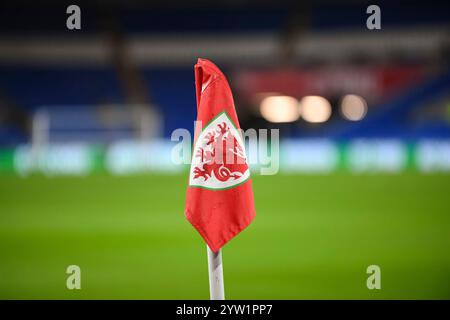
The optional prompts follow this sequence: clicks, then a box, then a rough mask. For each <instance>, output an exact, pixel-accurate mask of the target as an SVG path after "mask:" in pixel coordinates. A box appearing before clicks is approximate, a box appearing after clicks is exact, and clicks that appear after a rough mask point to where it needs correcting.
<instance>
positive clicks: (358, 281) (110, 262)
mask: <svg viewBox="0 0 450 320" xmlns="http://www.w3.org/2000/svg"><path fill="white" fill-rule="evenodd" d="M186 180H187V179H186V177H182V176H134V177H111V176H107V175H95V176H90V177H86V178H45V177H40V176H35V177H31V178H25V179H21V178H18V177H12V176H4V175H3V176H0V298H3V299H12V298H19V299H29V298H44V299H46V298H50V299H54V298H63V299H66V298H67V299H73V298H76V299H89V298H96V299H104V298H113V299H115V298H125V299H208V298H209V292H208V290H209V289H208V288H209V287H208V275H207V261H206V248H205V245H204V243H203V241H202V239H201V238H200V236H199V235H198V234H197V233H196V231H195V230H194V229H193V228H192V227H191V226H190V224H189V223H188V221H187V220H186V219H185V218H184V215H183V208H184V197H185V188H186ZM449 190H450V176H448V175H436V176H423V175H419V174H412V173H410V174H403V175H364V176H353V175H350V174H335V175H331V176H266V177H255V178H254V192H255V200H256V207H257V217H256V219H255V221H254V222H253V224H252V225H251V226H250V227H249V228H248V229H247V230H245V231H244V232H243V233H242V234H240V235H239V236H238V237H237V238H235V239H234V240H232V241H231V242H230V243H229V244H228V245H226V246H225V248H224V249H223V258H224V272H225V293H226V296H227V298H229V299H259V298H263V299H317V298H337V299H348V298H358V299H359V298H362V299H379V298H401V299H411V298H426V299H428V298H445V299H449V298H450V200H449ZM71 264H76V265H79V266H80V267H81V272H82V289H81V290H78V291H77V290H74V291H70V290H67V289H66V277H67V275H66V273H65V271H66V268H67V266H68V265H71ZM371 264H376V265H379V266H380V267H381V272H382V275H381V282H382V289H381V290H373V291H370V290H368V289H367V287H366V278H367V274H366V268H367V266H369V265H371Z"/></svg>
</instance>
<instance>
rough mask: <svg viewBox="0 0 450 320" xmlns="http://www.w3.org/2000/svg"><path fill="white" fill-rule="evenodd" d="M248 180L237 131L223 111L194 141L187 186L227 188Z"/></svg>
mask: <svg viewBox="0 0 450 320" xmlns="http://www.w3.org/2000/svg"><path fill="white" fill-rule="evenodd" d="M249 177H250V170H249V168H248V165H247V158H246V155H245V148H244V143H243V141H242V137H241V134H240V132H239V131H238V130H237V129H236V127H235V125H234V123H233V122H232V121H231V119H230V117H229V116H228V114H227V113H226V112H222V113H220V114H219V115H218V116H217V117H215V118H214V119H213V120H212V121H211V122H209V123H208V124H207V125H206V126H205V128H204V129H203V130H202V132H201V133H200V134H199V136H198V138H197V141H196V142H195V146H194V152H193V157H192V163H191V170H190V174H189V186H191V187H202V188H206V189H219V190H220V189H228V188H232V187H234V186H237V185H239V184H241V183H243V182H245V181H246V180H247V179H248V178H249Z"/></svg>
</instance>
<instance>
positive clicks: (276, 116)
mask: <svg viewBox="0 0 450 320" xmlns="http://www.w3.org/2000/svg"><path fill="white" fill-rule="evenodd" d="M297 105H298V100H297V99H295V98H294V97H290V96H270V97H266V98H264V99H263V100H262V101H261V106H260V111H261V115H262V116H263V117H264V119H266V120H267V121H269V122H293V121H296V120H297V119H298V118H299V112H298V108H297Z"/></svg>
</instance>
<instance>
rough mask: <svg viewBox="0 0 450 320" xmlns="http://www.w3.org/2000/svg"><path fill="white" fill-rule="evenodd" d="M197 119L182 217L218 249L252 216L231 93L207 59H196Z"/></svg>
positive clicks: (211, 246)
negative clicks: (199, 122) (198, 125)
mask: <svg viewBox="0 0 450 320" xmlns="http://www.w3.org/2000/svg"><path fill="white" fill-rule="evenodd" d="M195 86H196V93H197V121H201V131H200V130H196V131H197V132H196V133H195V139H194V149H193V153H192V154H193V156H192V164H191V170H190V172H189V186H188V189H187V198H186V211H185V214H186V218H187V219H188V220H189V222H190V223H191V224H192V225H193V226H194V227H195V229H197V231H198V232H199V233H200V235H201V236H202V237H203V239H205V241H206V243H207V244H208V246H209V248H210V249H211V250H212V251H214V252H217V251H219V249H220V248H221V247H222V246H223V245H224V244H226V243H227V242H228V241H230V240H231V239H232V238H233V237H234V236H236V235H237V234H238V233H239V232H241V231H242V230H243V229H245V228H246V227H247V226H248V225H249V224H250V222H252V220H253V218H254V217H255V207H254V203H253V191H252V182H251V180H250V170H249V168H248V165H247V159H246V155H245V149H244V143H243V140H242V136H241V133H240V131H239V129H240V127H239V121H238V118H237V116H236V111H235V110H234V103H233V96H232V94H231V89H230V87H229V85H228V82H227V79H226V78H225V76H224V75H223V73H222V72H221V71H220V70H219V68H217V66H216V65H214V64H213V63H212V62H211V61H208V60H205V59H198V62H197V64H196V65H195Z"/></svg>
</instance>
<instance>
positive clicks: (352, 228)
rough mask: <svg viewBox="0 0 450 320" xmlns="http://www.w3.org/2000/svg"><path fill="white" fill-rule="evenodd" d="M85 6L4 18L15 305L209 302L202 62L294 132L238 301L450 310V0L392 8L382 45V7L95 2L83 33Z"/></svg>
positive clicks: (260, 124) (18, 5) (8, 237)
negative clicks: (196, 133) (75, 287)
mask: <svg viewBox="0 0 450 320" xmlns="http://www.w3.org/2000/svg"><path fill="white" fill-rule="evenodd" d="M69 4H70V3H63V2H60V1H48V0H46V1H40V2H39V4H38V3H32V2H30V3H28V2H23V1H20V0H19V1H14V2H7V3H2V4H0V230H1V232H0V298H3V299H5V298H6V299H10V298H80V299H87V298H143V299H158V298H159V299H165V298H175V299H197V298H199V299H206V298H208V279H207V264H206V249H205V247H204V244H203V242H202V241H201V239H200V237H199V236H198V235H197V234H196V232H195V231H194V229H193V228H192V227H191V226H190V225H189V223H188V222H187V221H186V220H185V219H184V216H183V210H184V195H185V188H186V182H187V169H186V167H185V166H183V165H175V164H173V163H172V162H171V160H170V159H171V158H170V156H171V150H172V147H173V146H174V144H175V142H172V141H171V140H170V136H171V133H172V132H173V130H175V129H177V128H186V129H189V130H190V131H191V132H192V131H193V121H194V119H195V117H196V106H195V90H194V76H193V65H194V64H195V62H196V59H197V57H203V58H208V59H211V60H212V61H214V62H215V63H216V64H218V66H219V67H221V68H222V69H223V71H224V72H225V74H226V75H227V76H228V78H229V81H230V84H231V86H232V89H233V92H234V96H235V102H236V108H237V112H238V114H239V118H240V122H241V126H242V127H243V128H244V129H247V128H256V129H259V128H261V129H263V128H268V129H270V128H279V129H280V138H281V146H280V148H281V149H280V173H279V174H277V175H274V176H259V175H258V174H257V172H255V173H254V178H253V180H254V192H255V201H256V207H257V218H256V220H255V221H254V223H253V224H252V225H251V226H250V228H249V229H248V230H246V231H245V232H243V233H242V234H241V235H239V236H238V237H237V238H236V239H235V240H233V241H232V242H231V243H230V244H229V245H227V246H226V247H225V248H224V253H223V254H224V272H225V286H226V288H225V289H226V295H227V297H228V298H232V299H239V298H245V299H252V298H255V299H257V298H266V299H270V298H274V299H283V298H287V299H304V298H313V299H315V298H337V299H347V298H360V299H372V298H375V299H378V298H400V299H409V298H426V299H428V298H440V299H442V298H444V299H449V298H450V254H449V247H450V203H449V200H448V193H449V190H450V179H449V178H450V176H449V172H450V64H449V56H450V17H449V16H450V14H449V12H450V4H449V3H448V2H447V3H446V2H444V1H442V2H430V1H426V2H419V1H408V2H407V3H397V4H395V3H392V2H389V1H378V2H377V4H378V5H379V6H380V7H381V17H382V18H381V22H382V29H381V30H373V31H370V30H368V29H367V28H366V19H367V17H368V16H369V15H368V14H366V8H367V6H368V5H370V4H371V3H370V2H366V1H352V0H345V1H340V2H339V4H336V3H335V2H334V1H328V0H318V1H314V2H301V3H300V2H299V3H295V4H291V3H290V2H284V1H278V2H277V3H276V4H269V3H265V2H261V1H244V2H238V1H214V2H213V1H200V2H198V3H197V4H195V5H194V4H188V3H187V2H182V1H180V2H177V1H176V2H153V1H152V2H147V1H139V0H131V1H119V0H114V1H108V2H103V1H93V2H86V3H83V2H79V3H77V4H78V5H79V6H80V7H81V30H72V31H69V30H67V28H66V19H67V17H68V15H67V14H66V8H67V6H68V5H69ZM70 264H77V265H79V266H80V267H81V270H82V290H80V291H69V290H67V289H66V287H65V279H66V277H67V275H66V274H65V268H66V267H67V266H68V265H70ZM371 264H376V265H379V266H380V267H381V270H382V289H381V290H374V291H370V290H368V289H367V287H366V278H367V274H366V268H367V266H369V265H371Z"/></svg>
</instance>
